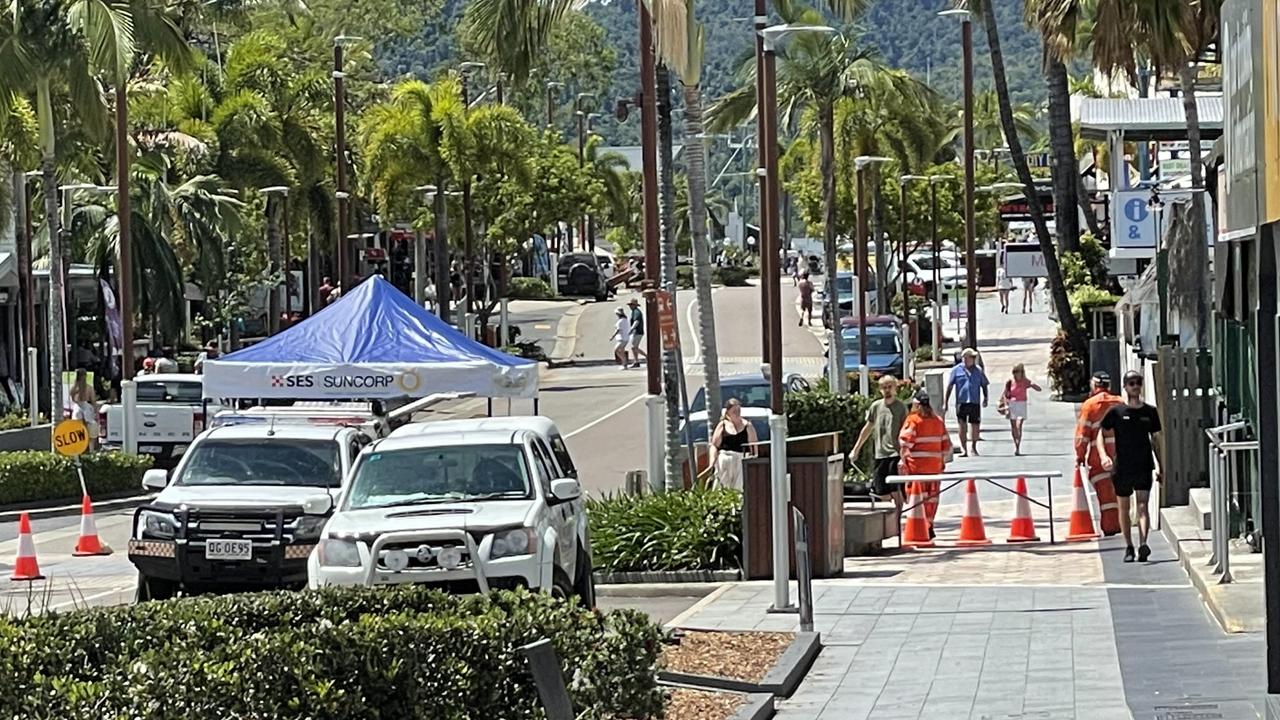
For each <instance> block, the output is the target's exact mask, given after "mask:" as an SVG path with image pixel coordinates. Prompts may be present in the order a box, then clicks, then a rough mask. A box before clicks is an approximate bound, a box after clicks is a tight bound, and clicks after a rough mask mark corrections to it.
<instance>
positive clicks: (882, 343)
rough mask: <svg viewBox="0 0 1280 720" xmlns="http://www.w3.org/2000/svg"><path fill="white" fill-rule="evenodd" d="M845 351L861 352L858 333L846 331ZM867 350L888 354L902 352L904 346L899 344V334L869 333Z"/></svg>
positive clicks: (878, 353) (877, 353)
mask: <svg viewBox="0 0 1280 720" xmlns="http://www.w3.org/2000/svg"><path fill="white" fill-rule="evenodd" d="M844 351H845V352H846V353H849V352H855V353H856V352H859V347H858V334H857V333H845V335H844ZM867 352H868V353H869V354H872V355H888V354H890V353H899V352H902V348H901V346H900V345H898V336H896V335H880V334H878V333H868V334H867Z"/></svg>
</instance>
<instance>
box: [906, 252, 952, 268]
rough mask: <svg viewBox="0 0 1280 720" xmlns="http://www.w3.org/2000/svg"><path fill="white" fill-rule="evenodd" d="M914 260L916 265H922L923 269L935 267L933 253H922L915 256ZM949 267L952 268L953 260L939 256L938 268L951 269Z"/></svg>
mask: <svg viewBox="0 0 1280 720" xmlns="http://www.w3.org/2000/svg"><path fill="white" fill-rule="evenodd" d="M913 260H915V263H916V265H919V266H920V269H921V270H932V269H933V256H932V255H920V256H918V257H916V258H913ZM949 268H951V261H949V260H947V259H946V258H944V257H939V258H938V269H939V270H947V269H949Z"/></svg>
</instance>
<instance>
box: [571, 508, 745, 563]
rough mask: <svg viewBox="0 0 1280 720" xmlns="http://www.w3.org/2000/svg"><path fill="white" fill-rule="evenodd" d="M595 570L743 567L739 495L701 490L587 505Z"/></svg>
mask: <svg viewBox="0 0 1280 720" xmlns="http://www.w3.org/2000/svg"><path fill="white" fill-rule="evenodd" d="M587 516H588V517H589V518H590V521H591V556H592V558H591V559H592V562H593V563H594V565H595V568H596V569H597V570H605V571H609V572H630V571H648V570H733V569H737V568H738V567H740V566H741V564H742V537H741V533H742V493H740V492H738V491H737V490H729V489H724V488H705V487H699V488H695V489H693V490H682V491H674V492H667V493H661V494H658V495H641V496H635V495H612V496H610V495H606V496H605V497H603V498H601V499H599V500H594V499H593V500H588V501H587Z"/></svg>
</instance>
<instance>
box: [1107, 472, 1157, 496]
mask: <svg viewBox="0 0 1280 720" xmlns="http://www.w3.org/2000/svg"><path fill="white" fill-rule="evenodd" d="M1154 474H1155V473H1154V472H1153V471H1152V470H1129V471H1127V472H1120V471H1118V470H1117V471H1116V472H1113V473H1111V483H1112V484H1113V485H1115V487H1116V497H1125V498H1127V497H1129V496H1131V495H1133V491H1134V490H1140V491H1142V492H1151V485H1152V481H1153V478H1152V477H1151V476H1152V475H1154Z"/></svg>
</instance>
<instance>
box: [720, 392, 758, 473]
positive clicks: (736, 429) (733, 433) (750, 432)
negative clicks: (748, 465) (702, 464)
mask: <svg viewBox="0 0 1280 720" xmlns="http://www.w3.org/2000/svg"><path fill="white" fill-rule="evenodd" d="M759 441H760V439H759V437H758V436H757V435H756V427H755V425H752V424H751V423H750V422H748V421H747V420H746V419H744V418H743V417H742V403H741V402H739V401H738V399H737V398H729V402H727V403H725V404H724V415H722V416H721V417H720V423H719V424H718V425H716V429H715V431H714V432H712V433H711V466H712V467H714V468H715V469H716V485H717V486H719V487H724V488H733V489H735V490H741V489H742V460H743V458H745V457H746V455H747V452H748V451H749V449H750V446H751V445H752V444H754V443H757V442H759Z"/></svg>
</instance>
